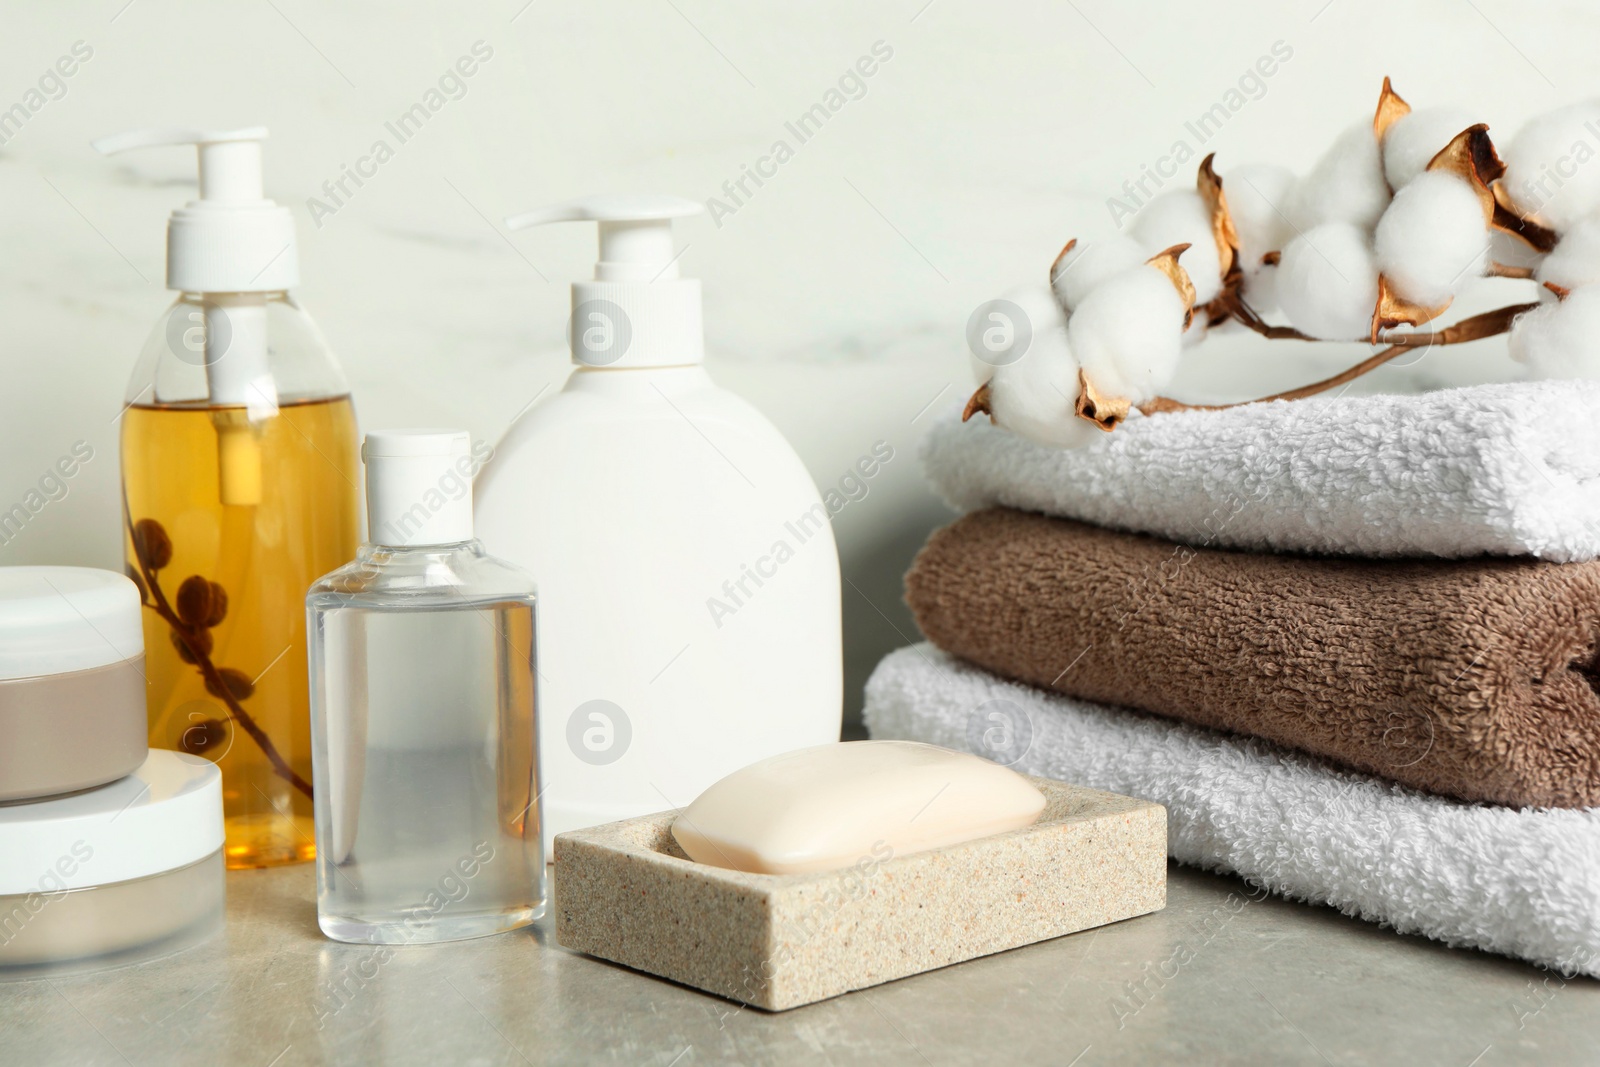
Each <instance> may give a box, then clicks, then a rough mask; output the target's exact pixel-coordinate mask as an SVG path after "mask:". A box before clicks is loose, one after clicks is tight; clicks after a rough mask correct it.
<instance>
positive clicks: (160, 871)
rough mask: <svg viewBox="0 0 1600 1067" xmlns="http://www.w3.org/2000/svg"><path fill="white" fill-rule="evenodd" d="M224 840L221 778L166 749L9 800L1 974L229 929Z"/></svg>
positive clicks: (144, 951) (134, 954)
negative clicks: (99, 781)
mask: <svg viewBox="0 0 1600 1067" xmlns="http://www.w3.org/2000/svg"><path fill="white" fill-rule="evenodd" d="M222 841H223V829H222V775H221V773H220V772H219V771H218V770H217V768H216V766H215V765H214V764H212V763H211V762H210V761H208V760H205V759H201V758H200V757H198V756H190V755H188V754H186V753H182V752H169V751H167V750H165V749H150V750H149V751H148V758H146V760H145V762H144V763H143V765H141V766H140V767H139V768H138V769H136V770H135V771H134V772H133V773H132V774H130V775H128V776H127V777H125V778H121V779H119V780H118V781H115V782H112V783H111V784H110V785H106V786H101V787H100V788H99V789H90V790H86V791H83V792H80V793H75V794H73V795H71V796H67V797H57V798H54V799H51V800H39V801H33V802H31V803H25V804H8V805H4V806H0V977H8V978H11V977H33V976H35V975H36V974H37V973H39V972H40V971H46V972H48V971H49V970H51V969H54V968H56V967H59V966H61V965H84V964H88V965H95V966H98V965H101V964H104V965H113V964H121V963H124V962H134V961H136V960H139V959H144V958H147V957H148V956H152V955H162V954H165V953H167V952H171V951H175V950H176V949H179V948H185V947H188V946H189V945H191V944H194V943H197V942H199V941H201V940H204V939H205V938H206V937H209V936H210V935H211V934H212V933H213V932H215V931H216V930H217V929H219V928H220V926H221V924H222V905H223V877H224V876H223V864H222ZM74 969H76V968H74Z"/></svg>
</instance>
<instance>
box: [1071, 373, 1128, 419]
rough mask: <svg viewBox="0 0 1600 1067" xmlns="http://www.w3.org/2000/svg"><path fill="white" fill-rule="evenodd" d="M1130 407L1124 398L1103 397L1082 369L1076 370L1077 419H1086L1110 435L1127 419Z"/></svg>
mask: <svg viewBox="0 0 1600 1067" xmlns="http://www.w3.org/2000/svg"><path fill="white" fill-rule="evenodd" d="M1132 407H1133V404H1132V402H1131V401H1130V400H1129V399H1128V398H1127V397H1125V396H1103V395H1102V394H1101V393H1100V391H1099V390H1097V389H1096V388H1095V387H1094V383H1093V382H1091V381H1089V376H1088V375H1087V374H1085V373H1084V372H1083V368H1081V367H1080V368H1078V402H1077V404H1076V405H1074V410H1075V412H1076V413H1077V416H1078V418H1080V419H1088V420H1089V421H1090V422H1092V423H1094V424H1095V425H1096V426H1098V427H1100V428H1101V429H1102V430H1104V431H1106V432H1107V433H1110V432H1111V431H1112V430H1115V429H1116V428H1117V425H1118V424H1119V423H1120V422H1122V420H1123V419H1125V418H1127V417H1128V411H1129V410H1130V409H1131V408H1132Z"/></svg>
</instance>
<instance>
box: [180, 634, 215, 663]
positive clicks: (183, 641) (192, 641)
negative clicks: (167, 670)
mask: <svg viewBox="0 0 1600 1067" xmlns="http://www.w3.org/2000/svg"><path fill="white" fill-rule="evenodd" d="M171 637H172V647H173V648H175V649H177V650H178V658H179V659H181V660H183V662H185V663H191V664H192V663H196V662H198V661H199V660H200V659H202V658H205V657H209V656H210V655H211V648H212V641H211V632H210V631H209V630H195V631H194V632H193V633H192V634H182V633H179V632H178V631H177V630H173V631H171ZM196 652H198V653H199V655H198V656H196V655H195V653H196Z"/></svg>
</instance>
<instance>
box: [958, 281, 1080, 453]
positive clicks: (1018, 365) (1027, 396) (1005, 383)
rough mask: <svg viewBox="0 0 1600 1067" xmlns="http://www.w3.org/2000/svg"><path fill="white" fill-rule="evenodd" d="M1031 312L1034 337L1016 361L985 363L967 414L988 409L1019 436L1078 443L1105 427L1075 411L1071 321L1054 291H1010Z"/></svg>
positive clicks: (1057, 443)
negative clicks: (1100, 427)
mask: <svg viewBox="0 0 1600 1067" xmlns="http://www.w3.org/2000/svg"><path fill="white" fill-rule="evenodd" d="M1006 298H1007V299H1008V300H1011V301H1012V302H1013V303H1015V304H1016V305H1017V306H1018V307H1020V308H1022V310H1023V312H1024V313H1025V314H1026V315H1027V316H1028V318H1029V323H1030V326H1031V328H1032V331H1033V339H1032V340H1031V341H1030V342H1029V344H1028V348H1027V350H1026V351H1025V352H1024V353H1023V354H1022V357H1021V358H1020V359H1018V360H1016V361H1015V362H1012V363H1006V364H1004V365H1002V366H998V367H992V366H991V367H986V373H985V374H984V376H983V384H982V385H981V386H980V387H979V389H978V391H977V392H976V393H974V394H973V396H972V399H971V400H969V401H968V403H967V415H968V417H982V416H981V415H980V414H979V413H983V414H987V415H988V416H989V417H990V419H992V420H993V421H994V423H995V425H997V426H1000V427H1002V428H1004V429H1006V430H1009V431H1011V432H1012V433H1014V434H1016V435H1018V436H1019V437H1025V438H1027V439H1028V440H1030V441H1036V442H1038V443H1039V444H1043V445H1051V446H1054V447H1056V448H1080V447H1082V446H1083V445H1086V444H1088V443H1089V442H1091V441H1094V440H1097V439H1098V438H1099V437H1100V436H1101V433H1102V431H1101V430H1099V429H1097V428H1096V427H1095V426H1093V425H1091V424H1090V423H1087V422H1085V421H1084V420H1083V419H1080V418H1078V417H1077V414H1076V411H1075V408H1076V404H1077V400H1078V392H1079V377H1078V371H1079V366H1078V361H1077V360H1076V359H1074V358H1073V356H1072V350H1071V349H1070V348H1068V347H1067V325H1066V320H1065V318H1064V317H1063V315H1062V313H1061V309H1060V308H1059V307H1058V306H1057V305H1056V299H1055V296H1054V294H1053V293H1051V292H1050V291H1048V290H1041V289H1030V290H1026V291H1022V292H1016V293H1009V294H1007V297H1006Z"/></svg>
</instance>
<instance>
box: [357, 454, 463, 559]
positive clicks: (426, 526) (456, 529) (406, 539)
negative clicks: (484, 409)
mask: <svg viewBox="0 0 1600 1067" xmlns="http://www.w3.org/2000/svg"><path fill="white" fill-rule="evenodd" d="M361 458H362V459H363V460H365V461H366V464H367V530H368V533H367V540H369V541H371V542H372V543H373V544H375V545H387V546H389V547H391V548H410V547H413V546H416V545H453V544H457V543H459V542H461V541H470V540H472V439H471V438H470V437H469V436H468V435H467V431H465V430H379V431H376V432H374V433H369V434H367V439H366V441H365V442H363V443H362V445H361Z"/></svg>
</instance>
